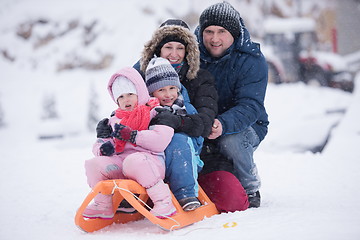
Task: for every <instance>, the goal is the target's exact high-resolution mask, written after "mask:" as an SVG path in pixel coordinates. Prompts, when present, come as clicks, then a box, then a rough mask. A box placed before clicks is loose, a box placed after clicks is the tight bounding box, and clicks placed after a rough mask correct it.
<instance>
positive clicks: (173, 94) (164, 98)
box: [153, 86, 179, 107]
mask: <svg viewBox="0 0 360 240" xmlns="http://www.w3.org/2000/svg"><path fill="white" fill-rule="evenodd" d="M178 91H179V89H178V88H177V87H176V86H165V87H162V88H159V89H158V90H156V91H155V92H153V96H154V97H156V98H157V99H159V101H160V105H161V106H169V107H171V106H172V105H173V104H174V102H175V100H176V99H177V98H178Z"/></svg>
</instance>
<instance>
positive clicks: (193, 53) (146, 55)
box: [140, 25, 200, 80]
mask: <svg viewBox="0 0 360 240" xmlns="http://www.w3.org/2000/svg"><path fill="white" fill-rule="evenodd" d="M170 35H176V36H177V37H179V38H181V39H182V40H184V41H185V43H186V44H187V45H186V49H185V50H186V55H185V58H186V62H187V64H188V65H189V70H188V72H187V73H186V77H187V79H189V80H192V79H194V78H196V76H197V73H198V71H199V66H200V52H199V48H198V43H197V41H196V36H195V35H194V34H193V33H192V32H190V30H188V29H186V28H184V27H181V26H177V25H165V26H163V27H160V28H158V29H157V30H156V31H155V32H154V34H153V36H152V39H151V40H150V41H148V42H147V43H146V44H145V47H144V50H143V51H142V54H141V60H140V66H141V68H140V70H141V71H142V72H143V73H145V71H146V68H147V66H148V65H149V62H150V60H151V58H153V57H154V54H155V51H156V48H157V47H158V46H159V44H160V43H161V41H162V40H163V39H164V38H165V37H167V36H170ZM158 57H160V56H158Z"/></svg>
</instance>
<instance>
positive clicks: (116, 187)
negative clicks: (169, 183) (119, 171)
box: [111, 180, 181, 231]
mask: <svg viewBox="0 0 360 240" xmlns="http://www.w3.org/2000/svg"><path fill="white" fill-rule="evenodd" d="M113 183H114V188H113V189H112V191H111V194H114V192H115V190H116V189H118V190H119V192H120V190H122V191H125V192H128V193H130V194H131V195H132V196H133V197H134V198H136V200H138V201H140V202H141V203H142V204H144V205H145V206H146V207H147V208H148V209H149V210H152V208H151V207H150V206H149V205H147V204H146V203H145V202H144V201H143V200H141V199H140V198H139V197H138V196H136V195H135V194H134V193H133V192H131V191H130V190H129V189H126V188H122V187H119V186H118V185H117V184H116V181H115V180H113ZM157 214H158V215H160V216H162V217H163V218H167V219H170V220H172V221H173V222H175V224H174V225H173V226H171V228H170V230H169V231H172V230H173V228H174V227H180V226H181V225H180V223H179V222H178V221H176V220H175V219H173V218H171V217H168V216H165V215H162V214H159V213H157Z"/></svg>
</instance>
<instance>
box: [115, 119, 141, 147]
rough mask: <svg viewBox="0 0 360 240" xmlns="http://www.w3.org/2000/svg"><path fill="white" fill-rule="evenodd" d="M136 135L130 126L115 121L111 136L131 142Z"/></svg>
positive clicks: (133, 141)
mask: <svg viewBox="0 0 360 240" xmlns="http://www.w3.org/2000/svg"><path fill="white" fill-rule="evenodd" d="M136 135H137V131H136V130H132V129H131V128H130V127H127V126H125V125H122V124H117V123H115V126H114V132H113V133H112V134H111V136H112V137H115V138H117V139H120V140H123V141H127V142H131V143H135V138H136Z"/></svg>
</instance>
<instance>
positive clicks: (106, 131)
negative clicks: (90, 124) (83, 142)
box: [96, 118, 112, 138]
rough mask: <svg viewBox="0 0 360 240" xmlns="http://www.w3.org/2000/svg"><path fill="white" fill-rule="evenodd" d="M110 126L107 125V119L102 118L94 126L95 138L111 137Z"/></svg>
mask: <svg viewBox="0 0 360 240" xmlns="http://www.w3.org/2000/svg"><path fill="white" fill-rule="evenodd" d="M111 133H112V128H111V126H110V125H109V119H108V118H104V119H103V120H101V121H100V122H99V123H98V125H97V126H96V137H97V138H109V137H111Z"/></svg>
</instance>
